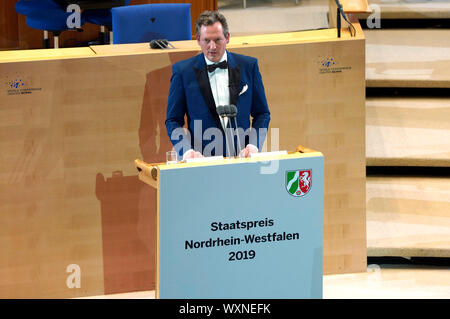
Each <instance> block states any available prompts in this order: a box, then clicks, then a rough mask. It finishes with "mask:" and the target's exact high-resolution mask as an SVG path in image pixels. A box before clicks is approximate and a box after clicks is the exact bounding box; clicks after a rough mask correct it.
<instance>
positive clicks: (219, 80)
mask: <svg viewBox="0 0 450 319" xmlns="http://www.w3.org/2000/svg"><path fill="white" fill-rule="evenodd" d="M226 60H227V52H226V51H225V53H224V54H223V56H222V58H220V60H219V61H218V62H212V61H210V60H208V59H207V58H206V57H205V62H206V65H211V64H215V63H220V62H222V61H226ZM208 77H209V85H210V86H211V91H212V94H213V97H214V102H215V103H216V107H218V106H219V105H229V104H230V88H229V83H228V69H220V68H217V69H215V70H214V72H208ZM227 120H228V119H225V122H223V121H222V118H221V119H220V121H221V123H222V127H223V128H224V129H225V127H226V125H227V124H228V123H227V122H226V121H227Z"/></svg>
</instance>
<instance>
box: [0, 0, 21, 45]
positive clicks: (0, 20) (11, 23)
mask: <svg viewBox="0 0 450 319" xmlns="http://www.w3.org/2000/svg"><path fill="white" fill-rule="evenodd" d="M15 3H16V0H3V1H0V49H1V48H9V49H11V48H18V38H19V33H18V32H19V31H18V21H17V14H16V15H12V13H13V12H15V11H16V9H15Z"/></svg>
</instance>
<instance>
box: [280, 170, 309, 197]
mask: <svg viewBox="0 0 450 319" xmlns="http://www.w3.org/2000/svg"><path fill="white" fill-rule="evenodd" d="M311 177H312V170H310V169H305V170H297V171H286V190H287V191H288V193H289V194H291V195H292V196H295V197H302V196H305V195H306V194H307V193H308V192H309V190H310V189H311V181H312V179H311Z"/></svg>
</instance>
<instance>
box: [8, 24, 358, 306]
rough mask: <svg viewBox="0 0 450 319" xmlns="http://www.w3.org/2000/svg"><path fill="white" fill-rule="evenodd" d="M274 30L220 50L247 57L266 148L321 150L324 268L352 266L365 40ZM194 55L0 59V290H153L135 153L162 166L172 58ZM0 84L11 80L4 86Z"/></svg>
mask: <svg viewBox="0 0 450 319" xmlns="http://www.w3.org/2000/svg"><path fill="white" fill-rule="evenodd" d="M302 34H303V33H300V34H299V35H298V36H299V37H300V38H301V35H302ZM322 35H323V33H322V32H319V33H318V36H319V37H321V36H322ZM286 36H288V35H280V41H278V43H279V44H276V45H271V44H266V45H265V44H264V43H255V44H252V45H251V44H249V45H242V44H241V45H238V44H236V45H233V46H231V47H230V50H231V51H233V52H237V53H241V54H246V55H250V56H254V57H256V58H258V60H259V66H260V71H261V74H262V77H263V81H264V84H265V88H266V95H267V99H268V102H269V106H270V110H271V113H272V121H271V128H274V129H278V131H276V130H275V131H273V132H269V136H268V141H267V144H266V145H267V150H269V151H270V150H275V148H277V149H279V150H294V149H295V148H296V147H297V146H298V144H302V145H307V146H308V147H311V148H313V149H317V150H320V151H321V152H322V153H323V154H324V156H325V176H326V177H325V179H326V180H325V203H324V209H325V216H324V236H325V237H324V272H325V273H343V272H355V271H362V270H364V269H365V266H366V246H365V243H366V236H365V199H364V198H365V192H364V185H365V134H364V122H365V121H364V119H365V111H364V96H365V87H364V74H365V72H364V43H365V42H364V36H363V33H362V31H361V30H360V29H359V33H358V36H357V37H354V38H350V37H349V36H347V35H344V36H343V38H341V39H339V40H338V39H334V40H333V39H328V38H321V39H319V40H317V41H313V40H311V41H302V40H301V39H299V40H298V41H292V40H286V38H283V37H286ZM235 40H236V41H237V42H236V43H242V41H243V39H235ZM275 42H276V41H275ZM119 51H120V50H119ZM49 52H50V50H49ZM92 52H94V53H95V51H92ZM198 52H199V50H198V49H192V48H191V49H189V48H185V49H179V50H170V51H169V50H167V51H158V52H155V53H148V52H147V53H138V54H123V52H119V53H118V54H117V55H114V54H113V53H108V54H105V55H102V54H97V53H96V54H94V55H91V53H89V55H86V56H84V55H83V56H82V57H71V58H65V57H55V58H53V59H45V60H42V59H41V58H40V60H39V61H32V60H26V59H24V58H20V57H19V58H18V59H17V60H16V62H5V63H0V74H2V76H3V77H4V78H3V82H2V85H3V86H2V89H1V91H0V113H1V114H0V154H2V157H1V165H0V188H1V189H2V192H0V196H1V202H2V203H3V204H2V205H1V206H0V216H1V217H0V220H1V223H2V225H7V226H6V227H5V228H4V231H3V233H2V236H1V237H0V241H1V242H0V246H1V247H6V248H4V249H2V250H0V273H1V276H0V296H1V297H4V298H23V297H26V298H42V297H81V296H87V295H102V294H115V293H119V292H127V291H140V290H142V291H146V290H152V289H154V286H155V271H156V269H155V245H156V223H157V220H156V215H155V211H156V206H157V203H156V190H155V189H153V188H152V187H149V186H148V185H146V184H144V183H142V182H141V181H140V180H139V177H138V174H137V171H136V168H135V167H134V160H135V159H136V158H140V159H142V160H144V161H146V162H148V163H155V162H164V161H165V152H166V151H167V150H169V149H170V148H171V147H172V146H171V145H170V141H169V139H168V137H167V135H166V132H165V126H164V120H165V107H166V103H167V95H168V90H169V83H170V76H171V65H172V64H173V63H175V62H176V61H179V60H181V59H186V58H188V57H191V56H193V55H195V54H197V53H198ZM331 59H332V60H331ZM330 61H334V63H335V64H332V63H331V62H330ZM328 62H330V63H328ZM6 79H12V80H14V81H19V80H21V82H20V83H24V86H23V87H21V88H20V89H18V90H12V91H11V89H9V88H8V87H7V84H8V81H6ZM16 92H18V93H19V94H14V93H16ZM20 92H28V93H27V94H20ZM349 92H352V99H350V100H349V99H348V96H349ZM277 136H279V141H280V143H279V144H277V143H276V141H277ZM71 264H76V265H79V267H80V269H81V287H80V288H69V287H68V286H67V284H66V280H67V277H68V276H69V275H70V274H69V273H67V272H66V268H67V266H68V265H71Z"/></svg>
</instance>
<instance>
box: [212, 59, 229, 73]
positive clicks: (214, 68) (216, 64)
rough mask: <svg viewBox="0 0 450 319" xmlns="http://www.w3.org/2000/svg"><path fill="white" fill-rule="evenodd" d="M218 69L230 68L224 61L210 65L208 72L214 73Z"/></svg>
mask: <svg viewBox="0 0 450 319" xmlns="http://www.w3.org/2000/svg"><path fill="white" fill-rule="evenodd" d="M217 68H220V69H226V68H228V63H227V60H224V61H222V62H220V63H214V64H210V65H208V72H214V71H215V70H216V69H217Z"/></svg>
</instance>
